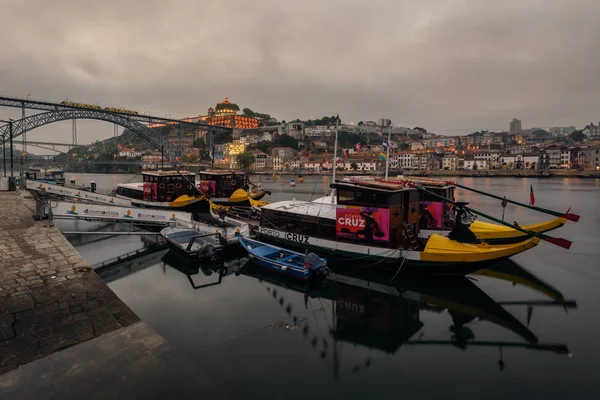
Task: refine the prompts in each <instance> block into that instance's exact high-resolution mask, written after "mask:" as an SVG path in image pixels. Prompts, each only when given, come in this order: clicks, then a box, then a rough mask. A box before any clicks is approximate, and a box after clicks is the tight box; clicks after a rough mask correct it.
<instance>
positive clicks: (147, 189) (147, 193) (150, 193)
mask: <svg viewBox="0 0 600 400" xmlns="http://www.w3.org/2000/svg"><path fill="white" fill-rule="evenodd" d="M157 185H158V184H157V183H152V182H144V200H146V201H156V196H157V190H156V189H157Z"/></svg>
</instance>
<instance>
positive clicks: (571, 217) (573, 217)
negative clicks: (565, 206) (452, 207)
mask: <svg viewBox="0 0 600 400" xmlns="http://www.w3.org/2000/svg"><path fill="white" fill-rule="evenodd" d="M446 183H447V184H448V185H452V186H456V187H459V188H461V189H465V190H470V191H471V192H475V193H478V194H482V195H484V196H489V197H493V198H494V199H498V200H502V201H506V202H507V203H512V204H516V205H518V206H521V207H525V208H529V209H531V210H535V211H539V212H543V213H545V214H550V215H554V216H555V217H560V218H566V219H568V220H569V221H574V222H577V221H579V215H577V214H571V213H569V210H571V209H570V208H569V210H567V212H566V213H561V212H558V211H552V210H548V209H547V208H542V207H536V206H530V205H529V204H525V203H519V202H518V201H514V200H510V199H507V198H505V197H500V196H496V195H495V194H491V193H487V192H483V191H481V190H477V189H473V188H471V187H468V186H464V185H460V184H458V183H456V182H452V181H447V182H446Z"/></svg>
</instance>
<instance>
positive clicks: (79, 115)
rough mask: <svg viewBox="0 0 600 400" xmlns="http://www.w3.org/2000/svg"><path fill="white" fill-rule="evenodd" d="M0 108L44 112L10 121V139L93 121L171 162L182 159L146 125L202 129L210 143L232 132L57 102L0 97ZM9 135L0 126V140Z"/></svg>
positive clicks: (160, 136)
mask: <svg viewBox="0 0 600 400" xmlns="http://www.w3.org/2000/svg"><path fill="white" fill-rule="evenodd" d="M0 107H13V108H27V109H32V110H42V111H46V112H42V113H38V114H33V115H30V116H28V117H25V118H22V119H19V120H15V121H14V122H13V140H14V139H15V138H17V137H19V136H20V135H22V134H24V133H26V132H29V131H31V130H33V129H35V128H39V127H40V126H44V125H48V124H51V123H54V122H59V121H65V120H70V119H71V120H74V119H95V120H100V121H107V122H112V123H114V124H117V125H120V126H122V127H124V128H125V129H129V130H131V131H133V132H135V133H137V134H138V135H140V136H141V137H143V138H144V139H146V140H148V141H149V142H150V143H152V144H153V145H154V146H156V148H157V149H162V150H163V151H164V154H165V155H166V156H167V157H168V158H169V160H170V161H171V162H175V160H176V157H178V156H179V157H181V150H180V149H178V148H176V146H174V145H172V144H171V143H169V141H168V140H167V138H166V137H165V136H164V135H161V134H159V133H158V132H157V131H156V129H153V128H148V126H147V125H148V124H171V125H173V126H174V127H176V126H179V127H180V128H182V127H186V126H187V127H193V128H196V129H202V130H205V131H207V132H208V135H207V136H208V138H209V140H211V141H212V137H213V135H214V134H218V133H227V132H231V131H232V129H231V128H227V127H223V126H214V125H208V124H204V123H199V122H187V121H180V120H177V119H171V118H162V117H154V116H150V115H141V114H130V113H121V112H116V111H108V110H104V109H96V108H85V107H71V106H66V105H63V104H60V103H50V102H43V101H37V100H27V99H20V98H13V97H2V96H0ZM9 134H10V132H9V124H5V125H0V136H2V139H3V140H8V136H9ZM179 160H180V161H181V158H179Z"/></svg>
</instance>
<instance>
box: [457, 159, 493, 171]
mask: <svg viewBox="0 0 600 400" xmlns="http://www.w3.org/2000/svg"><path fill="white" fill-rule="evenodd" d="M463 168H464V169H467V170H481V169H488V161H487V160H475V159H474V158H467V159H465V160H464V161H463Z"/></svg>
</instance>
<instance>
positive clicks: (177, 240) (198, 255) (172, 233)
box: [160, 228, 224, 261]
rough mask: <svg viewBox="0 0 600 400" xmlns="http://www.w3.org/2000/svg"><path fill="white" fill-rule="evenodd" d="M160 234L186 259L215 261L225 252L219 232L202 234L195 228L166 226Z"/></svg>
mask: <svg viewBox="0 0 600 400" xmlns="http://www.w3.org/2000/svg"><path fill="white" fill-rule="evenodd" d="M160 235H161V236H162V237H163V238H164V239H165V240H166V241H167V243H168V244H169V247H170V248H171V249H172V250H173V251H174V252H175V253H176V254H177V255H179V256H181V257H183V258H184V259H193V260H210V261H215V260H217V259H218V258H219V257H220V256H221V254H222V252H223V246H224V242H223V241H222V240H221V237H220V235H219V234H218V233H212V234H205V233H204V234H200V233H198V232H197V231H196V230H195V229H189V228H164V229H163V230H161V231H160Z"/></svg>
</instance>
